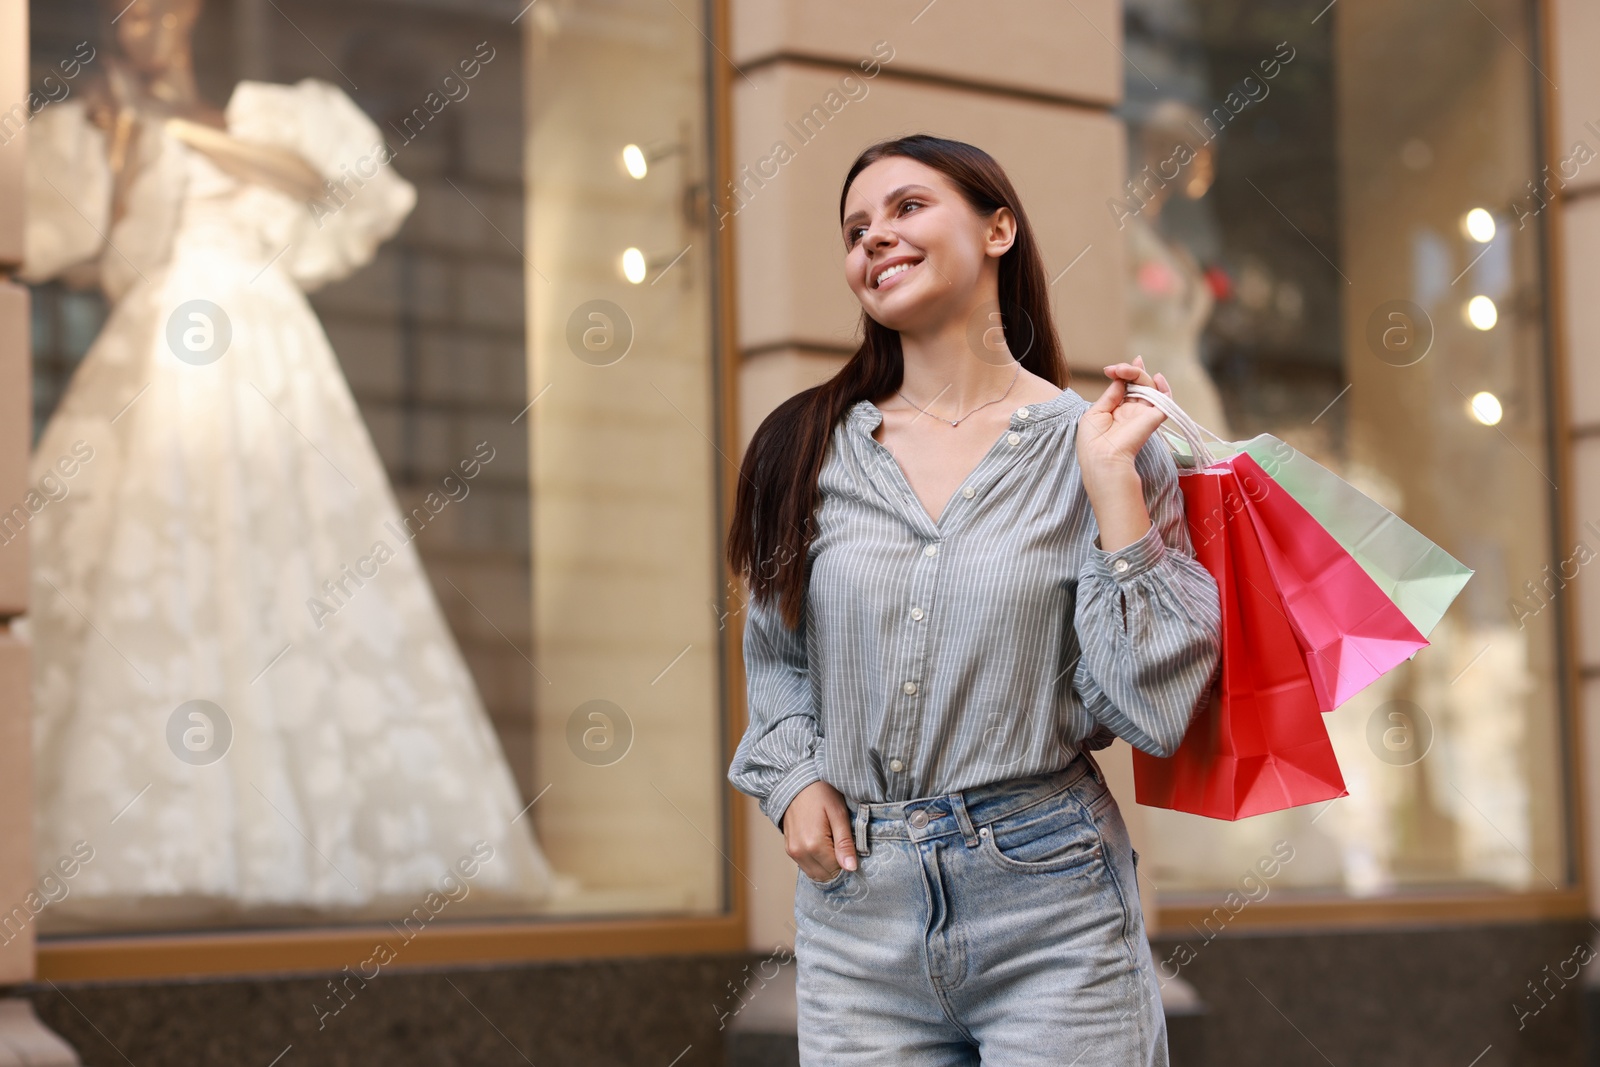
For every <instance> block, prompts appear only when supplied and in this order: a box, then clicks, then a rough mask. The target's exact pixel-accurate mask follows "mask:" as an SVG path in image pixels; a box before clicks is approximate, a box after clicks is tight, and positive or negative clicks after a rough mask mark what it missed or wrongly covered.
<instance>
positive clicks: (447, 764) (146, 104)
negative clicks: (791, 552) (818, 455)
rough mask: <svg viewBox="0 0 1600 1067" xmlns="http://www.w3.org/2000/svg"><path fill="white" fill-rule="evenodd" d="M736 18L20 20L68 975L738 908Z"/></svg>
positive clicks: (37, 648) (40, 853)
mask: <svg viewBox="0 0 1600 1067" xmlns="http://www.w3.org/2000/svg"><path fill="white" fill-rule="evenodd" d="M709 10H710V9H709V5H707V6H704V7H696V6H695V5H687V6H685V5H681V4H680V5H670V4H669V5H659V4H644V3H640V2H636V0H618V2H610V3H603V4H595V3H577V2H571V0H540V2H539V3H538V4H526V5H525V4H523V3H520V2H518V3H509V2H501V0H456V2H450V3H444V2H434V0H395V2H390V3H372V2H364V0H324V2H321V3H315V4H313V3H305V2H299V0H296V2H289V0H231V2H226V0H206V2H203V3H202V2H201V0H134V2H132V3H129V2H128V0H118V2H115V3H111V2H96V0H68V2H62V0H50V2H43V0H39V2H35V3H34V4H32V10H31V16H32V40H31V52H32V59H33V67H34V70H33V81H34V84H35V88H36V94H35V99H36V101H37V102H38V106H37V107H36V108H32V109H31V113H30V114H29V115H28V116H27V117H26V124H27V126H28V129H29V144H28V153H29V176H28V182H29V184H28V191H29V207H28V211H29V216H28V262H27V264H26V267H25V269H24V271H23V274H22V276H23V278H24V280H26V281H27V282H29V283H30V285H31V286H32V288H33V294H34V305H33V306H34V357H33V358H34V375H35V396H34V410H35V454H34V458H33V467H32V471H31V472H30V476H31V480H32V481H33V482H34V484H35V486H36V488H39V489H40V490H41V497H42V498H43V499H45V500H46V503H45V504H44V505H43V506H42V507H40V508H39V509H38V510H37V511H36V512H33V513H30V514H28V515H27V516H25V517H23V518H21V519H20V520H18V522H17V523H14V524H13V525H16V526H17V527H18V529H17V530H15V531H10V530H8V533H14V534H18V535H21V536H25V537H27V538H28V541H29V543H30V545H31V550H32V567H33V582H32V604H31V609H30V613H29V616H28V617H27V619H26V622H25V629H26V632H27V634H28V636H29V638H30V640H31V641H32V643H33V647H34V663H35V679H34V696H35V703H36V709H35V737H36V744H35V757H36V759H35V767H36V779H37V787H36V801H37V811H36V818H35V823H36V826H37V828H38V840H37V857H36V858H37V865H38V867H39V871H40V875H41V878H52V879H54V880H55V881H56V882H59V883H60V885H61V892H60V893H59V894H58V896H59V899H54V900H53V902H52V903H51V904H50V906H49V907H47V908H45V909H44V910H43V912H42V913H41V914H40V915H39V916H38V929H39V932H40V933H41V934H42V935H43V936H44V938H45V943H46V944H48V943H49V939H50V938H52V937H70V936H74V935H83V934H112V933H121V932H145V933H148V932H157V931H195V930H213V931H215V930H225V929H252V928H272V927H277V928H283V927H303V926H334V925H339V924H352V923H383V924H385V925H387V926H388V927H389V928H394V929H400V928H404V929H407V930H409V929H411V928H412V927H414V926H418V925H426V924H434V923H439V924H448V923H450V922H452V921H456V920H463V919H473V920H484V919H490V920H499V919H504V920H529V919H537V920H549V919H561V918H574V917H586V918H596V917H613V916H617V917H620V916H650V917H661V918H669V919H670V918H672V917H690V916H705V915H714V914H720V913H722V912H724V911H725V909H726V904H727V901H726V898H725V878H726V872H725V867H726V862H725V860H724V855H725V853H726V851H727V846H726V836H727V834H726V828H725V805H726V793H727V790H726V783H725V780H724V778H723V769H724V759H723V751H724V732H725V726H724V721H725V719H724V712H723V685H722V677H723V660H724V654H723V642H724V638H725V631H724V627H723V625H722V622H721V620H722V608H721V604H722V601H723V595H724V594H723V587H724V582H723V576H722V568H721V565H720V562H719V560H720V556H719V551H718V543H719V537H718V532H719V516H720V514H721V508H720V505H719V493H720V487H719V484H718V479H719V477H720V476H721V472H722V466H723V464H722V461H721V458H720V453H721V452H722V451H724V450H725V447H726V446H725V445H724V443H723V441H724V427H723V421H722V412H721V405H720V403H719V402H718V395H719V394H718V392H717V386H716V382H717V375H716V370H715V366H714V352H715V349H716V337H715V333H714V329H713V323H714V321H715V319H714V308H715V306H717V304H718V300H717V298H716V297H715V294H714V286H715V284H716V281H715V279H716V278H718V277H719V276H720V274H721V272H720V271H717V270H716V269H715V264H714V262H713V251H714V248H715V243H714V241H713V239H712V238H713V236H714V233H713V231H712V229H711V227H709V226H708V224H707V211H706V203H707V195H706V194H707V190H708V188H709V186H710V180H709V176H708V175H709V170H710V161H711V159H712V151H711V144H710V138H709V134H708V125H709V117H710V115H711V114H712V108H711V102H710V88H709V86H710V82H709V73H708V71H709V69H710V68H709V66H708V63H707V54H708V52H709V51H710V48H711V46H710V43H709V37H708V32H709V26H710V23H709V15H708V12H709ZM22 527H26V529H22ZM4 550H5V549H4V548H3V547H0V551H4ZM69 867H70V869H71V870H72V874H71V875H67V874H65V871H66V870H67V869H68V868H69ZM53 884H54V883H53Z"/></svg>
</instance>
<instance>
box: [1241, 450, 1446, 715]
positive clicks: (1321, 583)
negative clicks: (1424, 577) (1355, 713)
mask: <svg viewBox="0 0 1600 1067" xmlns="http://www.w3.org/2000/svg"><path fill="white" fill-rule="evenodd" d="M1222 462H1224V463H1227V464H1229V465H1230V466H1231V467H1232V468H1233V471H1234V473H1235V474H1236V475H1237V476H1238V478H1239V485H1240V488H1241V490H1242V493H1241V498H1242V501H1243V504H1244V511H1245V513H1246V514H1247V515H1249V516H1250V521H1251V522H1252V523H1254V524H1255V529H1256V536H1257V537H1258V539H1259V540H1260V542H1261V547H1262V551H1263V554H1264V555H1265V557H1266V561H1267V569H1268V570H1269V571H1270V572H1271V573H1272V581H1273V584H1274V585H1276V586H1277V589H1278V594H1279V595H1280V596H1281V597H1283V603H1284V610H1285V611H1286V612H1287V613H1288V616H1289V623H1290V625H1291V626H1293V627H1294V631H1295V635H1296V636H1297V637H1298V638H1299V640H1300V648H1301V651H1303V652H1304V653H1305V657H1306V666H1307V667H1308V668H1309V669H1310V671H1311V684H1312V687H1313V688H1314V689H1315V690H1316V693H1317V705H1318V707H1320V708H1321V709H1322V710H1323V711H1332V710H1333V709H1334V708H1337V707H1338V706H1339V705H1340V704H1343V703H1344V702H1345V701H1347V700H1349V699H1350V698H1351V697H1353V696H1355V695H1356V694H1357V693H1359V692H1360V691H1361V690H1363V689H1365V688H1366V687H1367V686H1369V685H1371V684H1372V683H1373V682H1375V681H1377V680H1378V679H1379V678H1381V677H1383V676H1384V675H1385V674H1387V673H1388V672H1389V671H1391V670H1393V669H1394V668H1396V667H1398V666H1399V665H1400V664H1402V663H1404V662H1405V661H1406V660H1408V659H1410V658H1411V657H1412V656H1413V655H1415V654H1416V652H1417V650H1418V649H1421V648H1426V647H1427V645H1428V639H1427V638H1426V637H1423V636H1422V634H1421V633H1419V632H1418V631H1417V628H1416V627H1415V626H1413V625H1411V621H1410V620H1409V619H1407V618H1406V616H1405V613H1404V612H1402V611H1401V610H1400V609H1399V608H1398V607H1396V606H1395V603H1394V601H1392V600H1390V599H1389V598H1388V597H1387V596H1385V595H1384V592H1383V590H1382V589H1380V588H1378V584H1377V583H1376V582H1374V581H1373V580H1372V579H1371V578H1370V577H1368V575H1367V572H1366V571H1364V570H1362V569H1361V565H1360V564H1359V563H1357V562H1356V561H1355V558H1354V557H1353V556H1351V555H1350V553H1348V552H1346V551H1345V550H1344V549H1343V548H1342V547H1340V545H1339V542H1337V541H1335V540H1334V539H1333V535H1331V534H1330V533H1328V531H1326V530H1324V529H1323V528H1322V526H1321V525H1320V524H1319V523H1318V522H1317V520H1316V519H1314V518H1312V517H1311V515H1310V513H1308V512H1307V511H1306V509H1305V508H1303V507H1301V506H1300V505H1299V504H1298V503H1296V501H1295V499H1294V498H1293V497H1291V496H1290V495H1289V494H1288V493H1286V492H1284V490H1283V488H1282V487H1281V486H1279V485H1278V484H1277V482H1275V481H1274V480H1273V479H1271V478H1269V477H1268V476H1267V472H1266V471H1264V470H1262V469H1261V465H1260V464H1258V463H1257V462H1256V461H1255V460H1254V459H1253V458H1252V457H1251V456H1250V454H1249V453H1248V452H1240V453H1238V454H1236V455H1234V456H1231V457H1229V458H1228V459H1226V460H1223V461H1222Z"/></svg>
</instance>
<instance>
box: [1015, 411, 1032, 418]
mask: <svg viewBox="0 0 1600 1067" xmlns="http://www.w3.org/2000/svg"><path fill="white" fill-rule="evenodd" d="M1028 415H1029V411H1028V409H1027V408H1018V409H1017V418H1019V419H1025V418H1027V417H1028Z"/></svg>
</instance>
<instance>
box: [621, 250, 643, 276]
mask: <svg viewBox="0 0 1600 1067" xmlns="http://www.w3.org/2000/svg"><path fill="white" fill-rule="evenodd" d="M622 276H623V277H624V278H626V279H628V280H629V281H630V282H632V283H633V284H634V285H638V284H639V283H640V282H642V281H644V276H645V265H644V253H643V252H641V251H639V250H638V249H637V248H630V249H628V250H627V251H626V252H624V253H622Z"/></svg>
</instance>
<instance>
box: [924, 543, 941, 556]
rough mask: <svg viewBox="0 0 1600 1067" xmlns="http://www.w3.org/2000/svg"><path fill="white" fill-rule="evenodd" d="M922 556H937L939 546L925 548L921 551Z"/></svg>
mask: <svg viewBox="0 0 1600 1067" xmlns="http://www.w3.org/2000/svg"><path fill="white" fill-rule="evenodd" d="M922 554H923V555H924V556H937V555H938V554H939V546H938V545H929V546H928V547H927V548H925V549H923V550H922Z"/></svg>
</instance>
